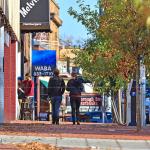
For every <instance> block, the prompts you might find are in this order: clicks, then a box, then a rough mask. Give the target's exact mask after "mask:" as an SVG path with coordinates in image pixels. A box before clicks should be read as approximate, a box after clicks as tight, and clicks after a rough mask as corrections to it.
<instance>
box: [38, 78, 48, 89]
mask: <svg viewBox="0 0 150 150" xmlns="http://www.w3.org/2000/svg"><path fill="white" fill-rule="evenodd" d="M40 82H41V83H42V84H43V85H44V86H45V87H46V88H48V82H47V81H44V80H40Z"/></svg>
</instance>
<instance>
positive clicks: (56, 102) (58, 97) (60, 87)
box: [48, 69, 65, 124]
mask: <svg viewBox="0 0 150 150" xmlns="http://www.w3.org/2000/svg"><path fill="white" fill-rule="evenodd" d="M64 92H65V82H64V80H63V79H61V78H60V77H59V70H58V69H55V70H54V76H53V77H52V78H50V80H49V83H48V96H49V97H50V98H51V102H52V124H59V109H60V105H61V101H62V95H63V94H64Z"/></svg>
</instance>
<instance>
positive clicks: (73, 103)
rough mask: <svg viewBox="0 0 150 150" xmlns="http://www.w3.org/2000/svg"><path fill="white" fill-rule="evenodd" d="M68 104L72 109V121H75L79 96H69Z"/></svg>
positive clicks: (79, 102) (79, 100) (77, 115)
mask: <svg viewBox="0 0 150 150" xmlns="http://www.w3.org/2000/svg"><path fill="white" fill-rule="evenodd" d="M70 104H71V109H72V122H73V123H75V121H79V115H80V112H79V108H80V104H81V97H70Z"/></svg>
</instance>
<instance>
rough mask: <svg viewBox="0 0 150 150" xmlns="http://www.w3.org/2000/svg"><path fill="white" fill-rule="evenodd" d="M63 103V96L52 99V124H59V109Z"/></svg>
mask: <svg viewBox="0 0 150 150" xmlns="http://www.w3.org/2000/svg"><path fill="white" fill-rule="evenodd" d="M61 101H62V96H54V97H52V100H51V102H52V122H53V123H57V122H59V111H60V110H59V109H60V105H61Z"/></svg>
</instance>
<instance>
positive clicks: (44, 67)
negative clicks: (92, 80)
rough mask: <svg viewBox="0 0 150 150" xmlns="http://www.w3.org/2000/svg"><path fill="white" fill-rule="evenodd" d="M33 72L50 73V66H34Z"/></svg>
mask: <svg viewBox="0 0 150 150" xmlns="http://www.w3.org/2000/svg"><path fill="white" fill-rule="evenodd" d="M35 71H52V68H51V66H35Z"/></svg>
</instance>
